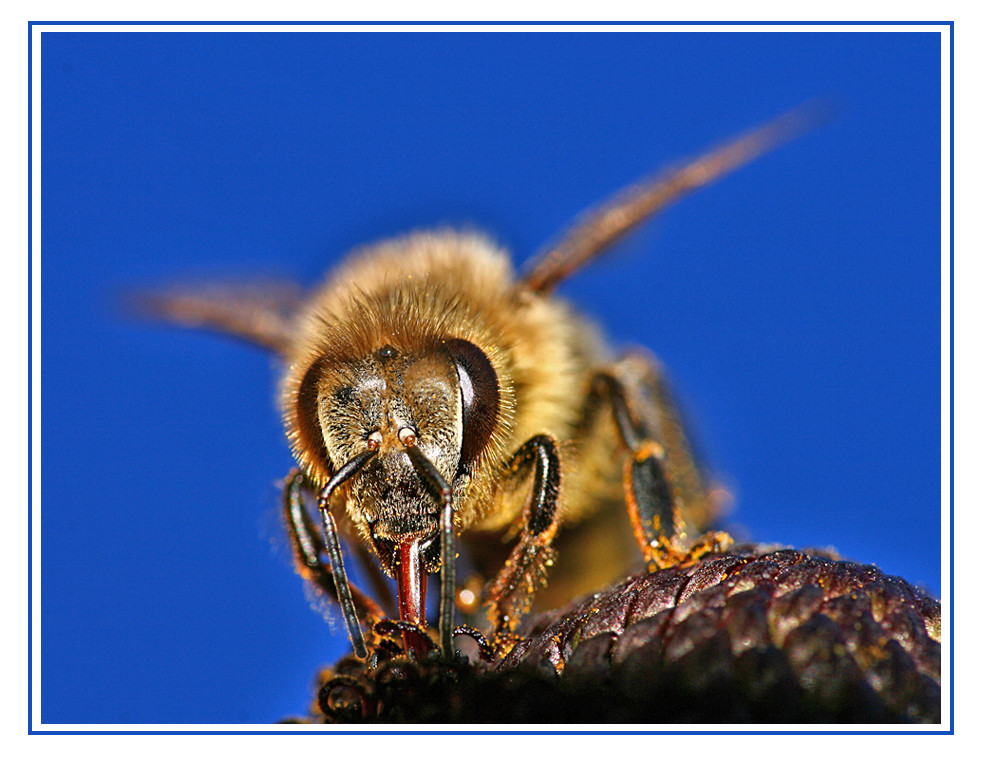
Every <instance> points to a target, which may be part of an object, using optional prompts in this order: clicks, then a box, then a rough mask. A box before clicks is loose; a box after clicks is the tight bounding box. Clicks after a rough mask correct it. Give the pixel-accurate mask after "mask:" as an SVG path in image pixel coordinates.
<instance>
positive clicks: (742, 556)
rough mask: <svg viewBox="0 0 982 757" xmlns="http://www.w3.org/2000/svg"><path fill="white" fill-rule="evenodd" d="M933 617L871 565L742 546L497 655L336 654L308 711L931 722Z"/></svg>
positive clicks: (607, 597) (634, 585)
mask: <svg viewBox="0 0 982 757" xmlns="http://www.w3.org/2000/svg"><path fill="white" fill-rule="evenodd" d="M940 616H941V608H940V605H939V604H938V602H937V601H935V600H934V599H931V598H930V597H928V596H926V595H925V594H924V593H922V592H920V591H918V590H917V589H915V588H914V587H912V586H911V585H910V584H908V583H907V582H906V581H904V580H903V579H900V578H896V577H893V576H886V575H884V574H883V573H882V572H881V571H880V570H879V569H878V568H875V567H873V566H868V565H858V564H856V563H850V562H843V561H838V560H833V559H830V558H829V557H826V556H822V555H818V554H814V553H811V554H810V553H806V552H800V551H796V550H787V549H782V550H777V551H767V550H765V549H763V548H760V547H754V546H741V547H737V548H735V549H733V550H731V551H729V552H726V553H723V554H712V555H708V556H706V557H705V558H704V559H702V560H700V561H699V562H697V563H695V564H694V565H689V566H685V567H678V566H676V567H672V568H668V569H665V570H660V571H657V572H655V573H647V574H643V575H640V576H635V577H632V578H629V579H627V580H625V581H623V582H622V583H620V584H619V585H617V586H615V587H614V588H612V589H609V590H607V591H605V592H602V593H599V594H596V595H594V596H592V597H589V598H587V599H585V600H583V601H580V602H579V603H576V604H574V605H572V606H570V607H568V608H566V609H564V610H561V611H554V612H550V613H546V614H544V615H541V616H539V617H538V618H536V619H534V620H533V621H532V622H531V623H530V624H529V625H528V628H527V630H526V632H525V634H524V635H523V637H522V638H521V639H520V640H519V641H518V643H517V644H516V645H515V646H514V648H513V649H512V650H511V652H510V653H509V654H508V655H507V656H505V657H504V658H503V659H502V660H500V661H498V662H497V663H494V664H490V665H488V664H471V665H468V664H465V663H456V664H452V665H451V664H447V663H442V662H440V661H438V660H435V659H430V660H424V661H422V662H420V663H413V662H409V661H407V660H405V659H404V658H397V659H394V660H391V661H389V662H387V663H383V664H381V665H379V666H378V667H377V668H376V669H374V670H371V669H366V668H365V667H364V666H363V664H362V663H361V662H359V661H357V660H354V659H348V660H345V661H342V663H340V664H339V665H338V667H337V668H335V669H334V670H332V671H325V673H324V674H323V675H322V679H321V683H322V686H321V689H320V692H319V695H318V699H317V702H316V703H315V705H314V706H313V708H312V714H311V719H310V720H309V721H306V722H321V723H323V722H346V723H352V722H363V723H371V722H378V723H382V722H390V723H391V722H414V723H552V724H560V723H571V724H572V723H576V724H583V723H633V724H652V725H657V724H660V723H761V724H766V723H938V722H940V718H941V688H940V683H941V682H940V678H941V646H940V643H939V639H940V635H941V620H940Z"/></svg>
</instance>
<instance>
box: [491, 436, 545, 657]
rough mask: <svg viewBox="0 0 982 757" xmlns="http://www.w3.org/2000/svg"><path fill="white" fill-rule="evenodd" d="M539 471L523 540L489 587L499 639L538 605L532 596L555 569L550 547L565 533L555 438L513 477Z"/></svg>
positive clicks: (525, 450) (539, 444)
mask: <svg viewBox="0 0 982 757" xmlns="http://www.w3.org/2000/svg"><path fill="white" fill-rule="evenodd" d="M530 467H531V468H532V469H533V472H534V478H533V481H532V489H531V492H530V494H529V498H528V501H527V502H526V503H525V508H524V511H523V514H522V523H523V526H522V534H521V537H520V538H519V541H518V544H517V545H515V547H514V549H513V550H512V552H511V555H510V556H509V557H508V559H507V560H506V561H505V566H504V567H503V568H502V569H501V571H500V572H499V573H498V575H497V577H496V578H495V579H494V581H493V582H492V583H491V584H490V585H489V586H488V587H487V589H486V592H485V596H486V598H487V602H488V617H489V619H490V620H491V626H492V628H493V629H494V634H495V637H496V638H501V637H502V636H503V635H507V633H508V632H510V631H511V630H512V629H514V628H515V626H516V625H517V624H518V621H519V619H520V618H521V616H522V615H523V614H524V613H525V612H527V611H528V609H529V607H530V606H531V604H532V595H533V594H534V593H535V590H536V588H537V587H538V585H539V584H541V583H542V582H543V580H544V578H545V570H546V568H548V567H549V566H550V565H552V560H553V552H552V549H551V547H550V545H551V544H552V540H553V537H554V536H555V535H556V531H557V529H558V528H559V518H558V517H557V513H558V511H557V504H558V502H559V453H558V451H557V449H556V440H555V439H553V438H552V437H551V436H545V435H539V436H533V437H532V438H531V439H529V440H528V441H527V442H525V444H523V445H522V446H521V447H519V449H518V451H517V452H516V453H515V455H514V456H513V457H512V459H511V460H510V461H509V463H508V474H509V475H511V476H516V475H519V474H520V473H522V472H524V471H527V470H528V469H529V468H530Z"/></svg>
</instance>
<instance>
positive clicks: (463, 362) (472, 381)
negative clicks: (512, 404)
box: [447, 339, 498, 470]
mask: <svg viewBox="0 0 982 757" xmlns="http://www.w3.org/2000/svg"><path fill="white" fill-rule="evenodd" d="M447 350H448V352H449V353H450V358H451V359H452V360H453V363H454V366H456V368H457V378H458V380H459V381H460V397H461V401H462V404H463V409H464V418H463V420H464V433H463V442H462V444H461V447H460V465H461V468H463V469H465V470H466V469H467V468H469V467H470V465H471V463H473V462H474V460H475V459H476V458H477V456H478V455H479V454H481V451H482V450H483V449H484V447H485V446H486V445H487V443H488V439H489V438H490V437H491V432H492V431H494V425H495V423H496V422H497V420H498V374H496V373H495V372H494V366H492V365H491V361H490V360H488V356H487V355H485V354H484V353H483V352H482V351H481V350H480V348H478V347H475V346H474V345H473V344H471V343H470V342H468V341H466V340H464V339H451V340H449V341H448V342H447Z"/></svg>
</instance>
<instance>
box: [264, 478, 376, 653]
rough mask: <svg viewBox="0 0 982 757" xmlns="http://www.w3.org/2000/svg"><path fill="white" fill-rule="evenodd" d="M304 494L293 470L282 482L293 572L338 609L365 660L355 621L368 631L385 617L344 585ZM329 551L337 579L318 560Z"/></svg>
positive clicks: (304, 487)
mask: <svg viewBox="0 0 982 757" xmlns="http://www.w3.org/2000/svg"><path fill="white" fill-rule="evenodd" d="M305 490H306V491H308V492H311V491H312V490H311V489H310V485H309V484H308V482H307V479H306V477H305V476H304V475H303V473H301V472H300V471H298V470H294V471H293V472H291V473H290V475H289V476H288V477H287V479H286V481H285V482H284V486H283V514H284V519H285V520H286V525H287V533H288V534H289V536H290V544H291V545H292V546H293V558H294V563H295V564H296V566H297V572H299V573H300V575H302V576H303V577H304V578H305V579H307V581H309V582H310V584H311V585H312V586H313V587H314V588H315V589H316V590H317V591H318V592H319V593H320V594H322V595H324V596H326V597H328V598H329V599H331V600H333V601H334V602H336V603H337V604H338V605H340V607H341V611H342V613H343V615H344V621H345V626H346V627H347V629H348V634H349V636H350V637H351V642H352V646H353V647H354V649H355V654H357V655H358V656H359V657H365V656H366V655H367V649H366V647H365V642H364V637H363V636H362V632H361V623H360V622H359V620H358V617H359V616H361V617H365V618H367V619H368V621H369V623H368V625H369V628H372V627H374V625H375V623H376V622H378V621H379V620H381V619H382V618H383V617H384V616H385V614H384V613H383V611H382V608H380V607H379V606H378V605H377V604H376V603H375V602H374V601H372V600H371V599H370V598H369V597H368V596H367V595H365V594H364V593H362V592H361V591H359V590H358V589H357V588H356V587H354V586H351V584H350V583H349V582H348V579H347V576H346V575H345V574H344V568H343V565H342V564H341V562H340V547H339V545H337V544H335V545H333V550H332V549H331V547H330V546H329V545H328V544H327V543H326V542H325V540H324V538H323V537H322V536H321V533H320V530H319V529H318V528H317V527H316V526H315V525H314V522H313V519H312V518H311V515H310V512H309V511H308V509H307V506H306V504H305V503H304V496H303V492H304V491H305ZM335 538H336V534H335ZM331 551H336V552H337V562H338V564H339V565H341V570H340V572H339V574H337V575H336V574H335V572H334V571H333V570H332V569H331V566H330V564H325V563H324V561H323V560H322V558H321V554H322V553H325V552H326V553H328V554H330V552H331Z"/></svg>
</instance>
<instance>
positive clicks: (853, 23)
mask: <svg viewBox="0 0 982 757" xmlns="http://www.w3.org/2000/svg"><path fill="white" fill-rule="evenodd" d="M819 23H821V24H823V25H841V26H922V25H933V26H947V27H948V29H949V32H948V33H949V90H950V91H949V139H950V143H949V144H950V154H949V157H948V160H949V181H950V186H949V192H950V200H951V202H950V207H949V232H950V242H949V251H948V255H949V282H948V286H949V314H948V319H949V391H950V395H949V396H950V398H951V402H950V406H949V410H948V413H949V437H950V438H949V447H950V449H951V450H952V452H953V451H954V447H955V432H954V429H955V416H954V396H955V379H954V354H955V336H954V333H955V329H954V325H955V243H954V238H955V210H954V206H955V203H954V197H955V125H954V124H955V22H954V21H848V22H845V21H841V22H832V21H754V22H747V21H644V22H637V21H575V22H555V21H315V22H312V21H28V23H27V257H28V260H27V262H28V265H27V320H28V334H27V336H28V339H27V375H28V386H27V461H28V493H27V502H28V522H27V539H28V541H27V567H28V570H27V574H28V581H27V601H28V606H27V630H28V636H27V645H28V646H27V648H28V654H27V696H28V701H27V733H28V735H100V736H105V735H158V736H159V735H233V734H236V735H252V734H255V735H290V736H322V735H328V734H339V735H341V734H343V735H372V736H410V735H412V736H416V735H460V734H469V735H476V736H485V735H486V736H499V735H512V736H515V735H522V736H525V735H527V736H545V735H548V736H553V735H573V736H579V735H583V736H595V735H624V736H650V735H680V736H682V735H702V734H709V735H733V736H737V735H751V736H761V735H789V734H790V735H802V736H805V735H809V736H816V735H823V736H824V735H862V736H874V735H875V736H880V735H942V736H944V735H954V732H955V711H954V699H955V670H954V664H953V663H954V650H955V601H954V599H955V559H954V558H955V542H954V533H955V527H954V524H955V501H954V485H955V463H954V454H952V455H951V456H950V459H949V486H950V490H951V498H950V503H949V509H950V513H949V517H950V520H949V525H950V529H949V530H950V532H949V534H948V537H949V548H950V552H949V556H950V564H949V587H950V600H949V601H950V607H949V613H950V616H949V617H950V618H951V630H950V631H949V639H950V641H949V647H950V653H951V659H952V665H951V670H950V674H949V681H948V686H949V704H950V705H951V708H950V713H949V729H948V730H947V731H909V730H905V731H888V730H882V731H880V730H877V731H873V730H871V731H851V730H850V731H831V730H830V731H787V730H783V731H782V730H756V731H749V730H747V731H744V730H739V731H734V730H691V731H675V730H672V731H659V730H652V731H638V730H630V731H616V730H609V731H608V730H601V731H581V730H574V731H563V730H538V731H507V730H501V731H487V730H484V731H482V730H435V731H423V730H412V731H389V730H386V731H375V730H335V729H331V730H323V731H309V730H303V731H285V730H275V731H272V730H271V731H260V730H233V729H229V730H217V731H201V730H188V731H179V730H165V731H144V730H136V731H134V730H111V731H95V730H92V731H89V730H84V731H78V730H76V731H72V730H64V731H56V730H43V731H36V730H33V728H32V726H31V723H32V721H33V711H32V708H33V679H32V677H31V673H32V670H31V661H32V654H33V623H32V617H31V608H32V606H33V595H32V585H31V564H32V549H31V546H32V537H33V534H32V515H33V508H34V502H33V498H32V491H31V471H32V470H33V466H34V461H33V458H32V454H31V451H32V445H33V435H32V427H31V416H32V408H33V367H32V360H33V352H32V343H31V335H32V333H33V320H32V317H31V316H32V308H33V301H32V287H33V271H32V262H33V254H34V250H33V239H32V236H31V231H32V223H33V207H32V196H33V177H32V172H31V168H32V165H31V161H32V155H33V131H32V130H33V126H34V124H33V117H32V116H33V114H32V108H33V101H34V93H33V90H32V82H33V70H32V55H33V29H34V27H35V26H39V27H41V26H161V25H167V26H310V27H317V26H390V25H402V26H485V25H489V24H494V25H496V26H529V25H535V24H548V25H551V26H568V27H574V28H575V27H578V26H622V25H625V24H631V25H636V26H711V25H713V26H715V25H729V26H734V27H740V26H813V25H815V24H819Z"/></svg>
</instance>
